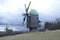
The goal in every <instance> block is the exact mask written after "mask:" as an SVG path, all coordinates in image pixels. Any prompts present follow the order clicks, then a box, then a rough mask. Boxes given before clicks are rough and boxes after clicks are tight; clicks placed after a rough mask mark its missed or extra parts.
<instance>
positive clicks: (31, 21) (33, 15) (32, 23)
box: [23, 1, 39, 31]
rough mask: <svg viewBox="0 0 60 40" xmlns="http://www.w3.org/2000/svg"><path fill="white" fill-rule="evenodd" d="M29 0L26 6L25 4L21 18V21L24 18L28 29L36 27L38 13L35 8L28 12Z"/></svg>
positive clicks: (37, 24)
mask: <svg viewBox="0 0 60 40" xmlns="http://www.w3.org/2000/svg"><path fill="white" fill-rule="evenodd" d="M30 4H31V1H30V2H29V5H28V7H26V4H25V11H26V13H25V14H24V18H23V23H24V22H25V20H26V23H27V28H29V30H30V31H31V30H33V29H37V28H38V26H39V15H38V14H37V12H36V11H35V10H31V12H30V13H29V12H28V10H29V7H30Z"/></svg>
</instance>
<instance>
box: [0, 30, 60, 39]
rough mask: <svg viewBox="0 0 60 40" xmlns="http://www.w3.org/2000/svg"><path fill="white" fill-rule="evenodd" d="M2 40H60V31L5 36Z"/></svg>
mask: <svg viewBox="0 0 60 40" xmlns="http://www.w3.org/2000/svg"><path fill="white" fill-rule="evenodd" d="M0 40H60V30H55V31H44V32H31V33H25V34H18V35H13V36H4V37H0Z"/></svg>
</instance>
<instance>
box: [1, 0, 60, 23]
mask: <svg viewBox="0 0 60 40" xmlns="http://www.w3.org/2000/svg"><path fill="white" fill-rule="evenodd" d="M29 1H31V6H30V9H35V10H37V11H38V13H39V18H40V20H41V21H44V20H45V21H48V20H49V21H51V20H54V19H55V18H59V17H60V0H0V17H3V18H4V19H5V20H6V21H7V20H8V19H9V20H10V19H11V18H12V20H13V18H16V17H17V16H19V17H20V19H21V21H22V18H21V17H23V16H22V14H23V13H25V8H24V4H27V5H28V3H29ZM30 9H29V10H30ZM14 20H15V19H14ZM6 21H5V22H6Z"/></svg>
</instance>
